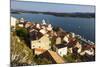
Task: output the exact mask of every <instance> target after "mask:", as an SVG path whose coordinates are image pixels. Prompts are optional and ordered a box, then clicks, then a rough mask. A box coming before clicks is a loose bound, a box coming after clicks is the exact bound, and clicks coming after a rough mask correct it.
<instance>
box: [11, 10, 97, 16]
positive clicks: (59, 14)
mask: <svg viewBox="0 0 100 67" xmlns="http://www.w3.org/2000/svg"><path fill="white" fill-rule="evenodd" d="M11 13H14V14H21V13H32V14H48V15H53V16H61V17H81V18H95V13H79V12H76V13H57V12H38V11H24V10H11Z"/></svg>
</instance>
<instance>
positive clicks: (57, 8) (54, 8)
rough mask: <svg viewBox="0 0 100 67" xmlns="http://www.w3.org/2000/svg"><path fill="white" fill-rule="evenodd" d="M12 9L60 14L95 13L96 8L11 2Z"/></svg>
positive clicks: (90, 6) (13, 0) (91, 6)
mask: <svg viewBox="0 0 100 67" xmlns="http://www.w3.org/2000/svg"><path fill="white" fill-rule="evenodd" d="M11 9H14V10H26V11H41V12H58V13H75V12H82V13H87V12H88V13H94V12H95V6H93V5H73V4H57V3H56V4H55V3H43V2H24V1H21V2H20V1H15V0H12V1H11Z"/></svg>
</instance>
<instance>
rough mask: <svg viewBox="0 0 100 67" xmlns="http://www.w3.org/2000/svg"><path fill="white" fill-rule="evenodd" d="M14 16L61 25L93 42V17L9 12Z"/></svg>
mask: <svg viewBox="0 0 100 67" xmlns="http://www.w3.org/2000/svg"><path fill="white" fill-rule="evenodd" d="M11 16H13V17H16V18H21V17H23V18H24V19H25V20H27V21H32V22H41V21H42V20H43V19H45V20H46V22H48V23H51V24H52V25H53V26H59V27H62V28H63V29H64V30H66V31H68V32H74V33H76V34H79V35H81V36H82V37H84V38H86V39H87V40H91V41H93V42H95V19H94V18H79V17H59V16H53V15H46V14H30V13H22V14H11Z"/></svg>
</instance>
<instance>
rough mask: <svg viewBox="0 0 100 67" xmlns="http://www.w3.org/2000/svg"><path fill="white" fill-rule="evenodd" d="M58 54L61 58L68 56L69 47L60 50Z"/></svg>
mask: <svg viewBox="0 0 100 67" xmlns="http://www.w3.org/2000/svg"><path fill="white" fill-rule="evenodd" d="M57 53H58V54H59V55H60V56H62V57H63V56H64V55H67V47H64V48H61V49H58V50H57Z"/></svg>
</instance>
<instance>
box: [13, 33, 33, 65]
mask: <svg viewBox="0 0 100 67" xmlns="http://www.w3.org/2000/svg"><path fill="white" fill-rule="evenodd" d="M31 64H34V61H33V52H32V50H31V49H30V48H28V47H27V46H26V44H25V43H24V42H23V41H21V40H20V39H19V37H17V36H16V35H12V34H11V65H12V66H16V65H31Z"/></svg>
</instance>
